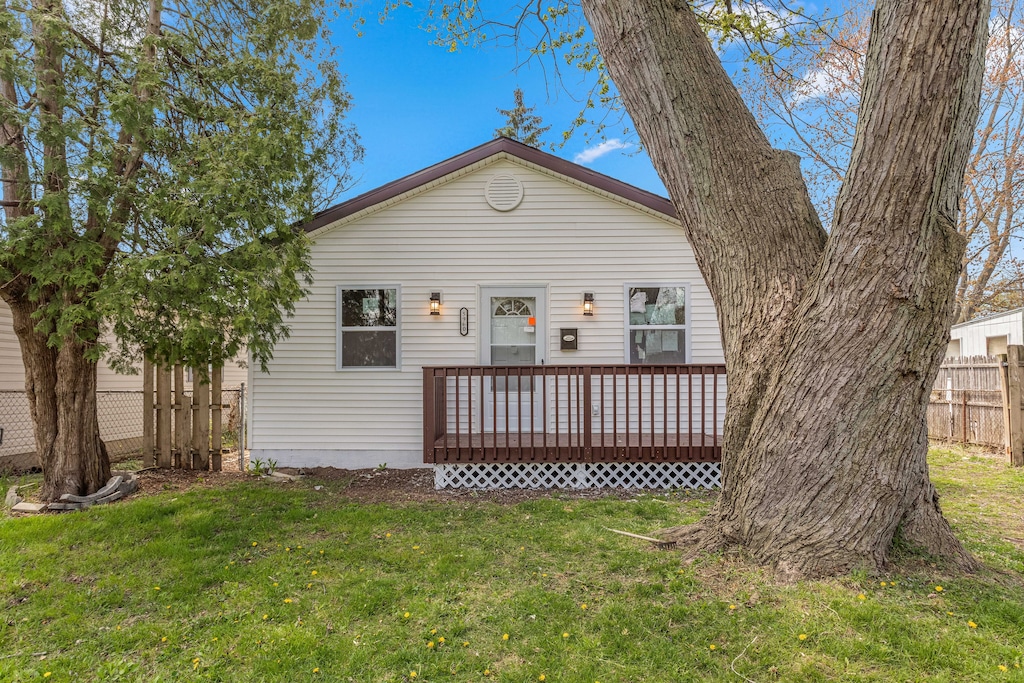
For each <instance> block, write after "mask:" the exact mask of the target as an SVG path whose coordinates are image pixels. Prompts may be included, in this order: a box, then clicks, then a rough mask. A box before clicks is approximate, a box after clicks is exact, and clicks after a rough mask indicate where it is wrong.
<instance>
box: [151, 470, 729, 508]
mask: <svg viewBox="0 0 1024 683" xmlns="http://www.w3.org/2000/svg"><path fill="white" fill-rule="evenodd" d="M279 471H280V472H282V473H285V474H299V473H301V474H303V475H304V477H303V478H302V479H300V480H299V481H296V482H289V481H281V482H273V484H274V485H276V486H303V487H306V486H315V485H322V486H324V488H325V489H327V490H328V491H330V492H332V493H335V494H338V495H340V496H341V497H343V498H345V499H347V500H352V501H355V502H360V503H429V502H446V501H464V502H468V501H489V502H494V503H501V504H515V503H519V502H522V501H525V500H539V499H544V498H553V497H556V498H559V499H571V500H581V499H595V498H619V499H629V498H635V497H636V496H637V495H639V494H640V493H641V492H640V491H636V490H630V491H623V490H618V489H560V490H551V489H504V490H492V491H474V490H462V489H460V490H450V489H445V490H442V491H438V490H436V489H435V488H434V473H433V471H432V470H430V469H426V468H420V469H387V470H379V469H366V470H344V469H337V468H334V467H313V468H307V469H304V470H301V472H300V471H299V470H295V469H290V468H281V469H280V470H279ZM138 477H139V494H141V495H146V494H153V493H159V492H162V491H186V490H189V489H194V488H198V489H207V488H218V487H221V486H226V485H230V484H232V483H235V482H238V481H241V480H243V479H245V478H248V477H251V475H248V474H243V473H241V472H197V471H194V470H174V469H172V470H158V469H153V470H143V471H141V472H139V473H138ZM265 481H268V482H271V481H272V479H269V478H268V479H266V480H265ZM139 494H137V495H139ZM679 495H681V496H685V497H702V496H709V495H714V494H713V493H710V492H698V491H683V492H680V493H679Z"/></svg>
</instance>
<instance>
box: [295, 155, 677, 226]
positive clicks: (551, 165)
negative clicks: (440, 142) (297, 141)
mask: <svg viewBox="0 0 1024 683" xmlns="http://www.w3.org/2000/svg"><path fill="white" fill-rule="evenodd" d="M501 152H505V153H507V154H509V155H511V156H514V157H516V158H519V159H522V160H523V161H527V162H529V163H532V164H536V165H537V166H541V167H543V168H546V169H548V170H549V171H552V172H554V173H558V174H561V175H564V176H568V177H569V178H572V179H574V180H578V181H579V182H581V183H586V184H587V185H591V186H593V187H596V188H598V189H600V190H604V191H605V192H609V193H611V194H614V195H618V196H619V197H622V198H623V199H625V200H627V201H631V202H634V203H636V204H639V205H641V206H646V207H647V208H649V209H651V210H652V211H656V212H658V213H661V214H664V215H666V216H669V217H671V218H677V216H676V210H675V207H674V206H672V202H671V201H669V200H668V199H666V198H665V197H660V196H658V195H656V194H654V193H653V192H648V191H647V190H641V189H640V188H639V187H634V186H633V185H629V184H628V183H624V182H622V181H621V180H616V179H615V178H611V177H609V176H606V175H603V174H601V173H597V172H595V171H591V170H590V169H588V168H584V167H582V166H580V165H579V164H574V163H572V162H571V161H566V160H565V159H560V158H559V157H556V156H555V155H553V154H548V153H547V152H542V151H541V150H539V149H534V148H533V147H530V146H529V145H524V144H522V143H521V142H516V141H515V140H510V139H509V138H497V139H495V140H491V141H490V142H486V143H484V144H482V145H480V146H478V147H474V148H473V149H471V150H469V151H466V152H463V153H462V154H459V155H457V156H454V157H452V158H450V159H446V160H445V161H442V162H440V163H438V164H434V165H433V166H429V167H427V168H425V169H423V170H422V171H417V172H416V173H413V174H411V175H407V176H405V177H404V178H399V179H398V180H394V181H392V182H390V183H388V184H386V185H381V186H380V187H378V188H377V189H375V190H370V191H369V192H366V193H364V194H361V195H359V196H358V197H354V198H352V199H350V200H348V201H347V202H342V203H341V204H337V205H335V206H332V207H330V208H328V209H324V210H323V211H321V212H320V213H318V214H316V215H315V216H313V219H312V220H310V221H309V222H308V223H306V224H305V225H303V226H302V229H303V231H305V232H313V231H314V230H318V229H319V228H322V227H324V226H325V225H330V224H331V223H334V222H335V221H338V220H341V219H342V218H345V217H347V216H351V215H352V214H355V213H358V212H360V211H362V210H364V209H368V208H370V207H372V206H376V205H377V204H381V203H383V202H386V201H388V200H389V199H393V198H394V197H397V196H398V195H401V194H404V193H406V192H409V191H410V190H415V189H416V188H418V187H421V186H423V185H426V184H428V183H431V182H433V181H435V180H437V179H438V178H443V177H444V176H446V175H448V174H450V173H455V172H456V171H459V170H461V169H463V168H466V167H467V166H472V165H473V164H475V163H477V162H478V161H483V160H484V159H487V158H488V157H492V156H494V155H495V154H500V153H501Z"/></svg>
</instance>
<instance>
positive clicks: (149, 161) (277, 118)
mask: <svg viewBox="0 0 1024 683" xmlns="http://www.w3.org/2000/svg"><path fill="white" fill-rule="evenodd" d="M325 20H326V8H325V6H324V2H323V0H310V1H307V0H237V1H235V2H231V3H220V2H216V1H215V0H75V1H74V2H67V3H66V4H65V3H63V2H62V1H61V0H33V1H32V2H31V3H29V2H26V3H4V5H2V6H0V123H2V136H0V171H2V180H3V209H4V216H3V221H2V222H0V298H2V299H3V300H4V301H5V302H6V303H7V304H8V305H9V306H10V308H11V313H12V318H13V323H14V331H15V333H16V334H17V336H18V340H19V342H20V345H21V349H22V358H23V361H24V365H25V375H26V380H25V390H26V394H27V396H28V400H29V406H30V410H31V413H32V418H33V422H34V427H35V441H36V452H37V453H38V454H39V458H40V462H41V465H42V469H43V477H44V482H43V488H42V491H41V494H40V496H41V498H42V499H43V500H55V499H58V498H59V497H60V496H61V494H64V493H72V494H88V493H91V492H93V491H95V490H97V489H98V488H99V487H101V486H102V485H103V484H104V483H105V482H106V480H107V478H108V477H109V476H110V465H109V461H108V458H107V453H106V448H105V446H104V444H103V441H102V440H101V439H100V435H99V422H98V419H97V411H96V363H97V361H98V360H99V358H100V357H102V356H103V355H104V354H105V353H107V352H108V351H109V349H107V348H105V345H104V340H105V339H108V338H109V337H105V336H104V332H106V331H109V330H112V331H113V332H114V333H115V335H116V338H117V339H118V341H119V345H118V346H119V348H117V349H116V352H117V353H116V354H115V355H116V356H117V357H116V358H115V359H114V361H115V364H118V363H119V364H120V365H121V366H127V365H130V364H131V363H133V362H138V361H139V360H140V358H141V356H142V355H143V354H144V355H145V356H147V357H148V358H150V359H151V360H153V361H156V362H158V363H161V364H170V363H182V364H185V365H190V366H192V367H197V368H206V367H207V364H208V363H214V364H216V363H218V362H223V361H224V360H226V359H229V358H232V357H234V356H235V355H236V354H237V353H238V352H239V350H240V349H243V348H246V347H247V348H248V349H249V351H250V352H251V353H252V356H253V358H254V359H255V360H256V361H257V362H261V361H266V359H267V358H269V355H270V353H271V351H272V349H273V343H274V341H275V340H276V339H278V338H279V337H280V336H281V335H282V334H285V333H286V329H285V328H284V326H283V323H284V318H285V316H286V315H287V313H288V312H289V311H291V310H292V307H293V304H294V302H295V301H296V300H298V298H299V297H301V296H302V294H303V291H304V287H303V282H304V281H305V278H306V274H307V273H308V270H309V268H308V258H307V252H308V248H307V243H306V239H305V237H304V235H302V234H300V233H298V232H296V230H295V228H294V227H293V226H294V225H295V224H296V222H297V221H301V220H303V219H306V218H308V217H309V216H311V215H312V213H313V212H314V211H315V210H316V209H317V208H318V206H320V205H322V203H323V201H325V200H326V199H327V198H328V197H325V194H330V193H331V188H332V187H334V188H336V187H338V186H340V185H342V184H343V183H344V181H345V178H346V175H347V173H346V167H347V163H348V161H349V160H351V159H352V158H353V157H357V156H358V155H359V154H360V150H359V147H358V144H357V142H356V139H355V137H354V133H352V131H351V130H350V129H349V128H348V127H347V126H346V125H345V124H344V118H343V116H344V113H345V110H346V109H347V108H348V105H349V99H348V95H347V94H346V93H345V91H344V88H343V79H342V77H341V76H340V75H339V74H338V72H337V70H336V67H335V66H334V60H333V55H331V54H330V51H329V50H328V49H325V48H324V45H325V43H323V42H322V35H323V34H322V30H323V26H324V24H325ZM324 190H326V192H324Z"/></svg>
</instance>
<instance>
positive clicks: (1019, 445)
mask: <svg viewBox="0 0 1024 683" xmlns="http://www.w3.org/2000/svg"><path fill="white" fill-rule="evenodd" d="M1022 351H1024V347H1021V346H1017V345H1015V344H1014V345H1010V346H1007V347H1006V362H1005V363H1004V364H1003V367H1002V368H1001V370H1002V372H1001V373H1000V379H1001V380H1002V388H1003V414H1004V416H1005V419H1004V424H1005V427H1006V428H1005V432H1006V440H1005V443H1006V454H1007V455H1008V456H1009V457H1010V464H1011V465H1012V466H1014V467H1024V415H1022V411H1021V398H1022V397H1021V385H1022V378H1021V370H1022V368H1021V361H1022V360H1024V353H1022Z"/></svg>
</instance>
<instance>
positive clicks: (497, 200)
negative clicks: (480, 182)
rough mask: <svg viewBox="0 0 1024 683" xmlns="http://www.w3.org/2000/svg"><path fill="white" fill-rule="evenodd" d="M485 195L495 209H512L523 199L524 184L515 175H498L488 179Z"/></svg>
mask: <svg viewBox="0 0 1024 683" xmlns="http://www.w3.org/2000/svg"><path fill="white" fill-rule="evenodd" d="M484 196H485V197H486V198H487V203H488V204H490V206H491V208H492V209H494V210H495V211H511V210H512V209H514V208H516V207H517V206H519V203H520V202H521V201H523V184H522V183H521V182H519V180H518V179H516V177H515V176H511V175H508V174H501V175H496V176H494V177H493V178H491V179H490V180H488V181H487V187H486V188H485V189H484Z"/></svg>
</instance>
